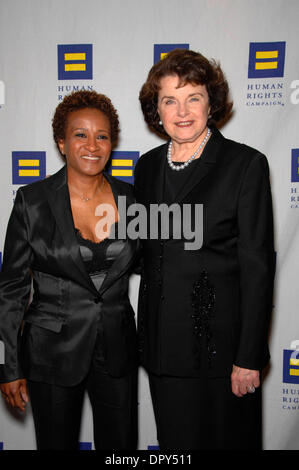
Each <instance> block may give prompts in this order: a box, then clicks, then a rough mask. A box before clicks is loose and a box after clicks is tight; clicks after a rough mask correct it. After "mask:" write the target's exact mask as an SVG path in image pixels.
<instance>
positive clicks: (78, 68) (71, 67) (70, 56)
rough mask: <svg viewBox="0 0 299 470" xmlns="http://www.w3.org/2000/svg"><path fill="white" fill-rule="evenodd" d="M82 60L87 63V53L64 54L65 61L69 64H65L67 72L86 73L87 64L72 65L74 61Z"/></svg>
mask: <svg viewBox="0 0 299 470" xmlns="http://www.w3.org/2000/svg"><path fill="white" fill-rule="evenodd" d="M76 60H81V61H84V62H86V53H85V52H72V53H65V54H64V61H65V62H68V63H65V64H64V71H65V72H74V71H75V72H78V71H80V72H85V70H86V63H81V64H79V63H74V62H73V63H72V61H76Z"/></svg>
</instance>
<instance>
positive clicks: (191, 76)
mask: <svg viewBox="0 0 299 470" xmlns="http://www.w3.org/2000/svg"><path fill="white" fill-rule="evenodd" d="M169 75H177V76H178V77H179V86H180V87H181V86H184V85H186V84H188V83H190V84H193V85H205V86H206V89H207V92H208V95H209V102H210V107H211V110H210V117H209V118H208V122H207V124H208V126H211V125H216V124H217V123H220V121H224V120H225V119H226V118H227V117H228V116H229V115H230V112H231V109H232V106H233V104H232V102H229V99H228V94H229V88H228V83H227V81H226V79H225V77H224V74H223V72H222V70H221V68H220V65H219V64H217V63H216V62H215V61H214V60H210V61H209V60H208V59H207V58H206V57H204V56H203V55H202V54H200V53H199V52H194V51H190V50H185V49H174V50H173V51H171V52H169V53H168V54H167V56H166V57H165V59H162V60H160V61H159V62H157V63H156V64H155V65H154V66H153V67H152V68H151V70H150V71H149V74H148V77H147V80H146V82H145V83H144V85H143V86H142V88H141V90H140V94H139V100H140V103H141V109H142V112H143V115H144V119H145V121H146V123H147V124H148V125H149V127H150V128H151V130H153V131H154V132H156V133H157V134H159V135H160V136H162V137H166V136H167V134H166V132H165V130H164V128H163V126H162V125H161V124H159V121H160V117H159V115H158V111H157V105H158V93H159V89H160V81H161V79H162V78H164V77H166V76H169Z"/></svg>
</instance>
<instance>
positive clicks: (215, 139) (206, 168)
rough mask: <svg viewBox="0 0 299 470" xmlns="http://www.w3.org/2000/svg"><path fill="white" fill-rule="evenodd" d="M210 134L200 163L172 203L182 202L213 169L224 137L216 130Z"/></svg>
mask: <svg viewBox="0 0 299 470" xmlns="http://www.w3.org/2000/svg"><path fill="white" fill-rule="evenodd" d="M212 132H213V133H212V135H211V137H210V139H209V141H208V142H207V144H206V146H205V148H204V150H203V152H202V154H201V156H200V161H199V162H198V165H196V166H195V171H194V172H193V173H192V175H191V177H190V178H189V179H188V181H187V183H186V184H185V185H184V186H183V188H182V189H181V190H180V192H179V194H177V196H176V198H175V201H173V202H182V201H183V200H184V198H185V197H186V196H187V195H188V194H189V193H190V191H192V189H193V188H194V186H196V185H198V184H199V183H200V182H201V181H202V180H203V178H205V177H206V176H207V175H208V174H209V173H210V171H211V170H212V169H213V168H214V167H215V163H216V161H217V158H218V156H219V155H220V151H221V147H222V144H223V142H224V137H223V136H222V135H221V134H220V132H219V131H218V130H217V129H216V128H215V129H213V130H212Z"/></svg>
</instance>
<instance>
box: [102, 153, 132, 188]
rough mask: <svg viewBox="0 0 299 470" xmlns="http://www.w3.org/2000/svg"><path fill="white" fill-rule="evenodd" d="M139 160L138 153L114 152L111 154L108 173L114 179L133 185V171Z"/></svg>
mask: <svg viewBox="0 0 299 470" xmlns="http://www.w3.org/2000/svg"><path fill="white" fill-rule="evenodd" d="M138 158H139V152H121V151H114V152H112V154H111V161H110V167H109V171H108V173H109V174H110V175H112V176H115V177H116V178H118V179H120V180H122V181H126V182H127V183H131V184H133V183H134V169H135V165H136V163H137V160H138Z"/></svg>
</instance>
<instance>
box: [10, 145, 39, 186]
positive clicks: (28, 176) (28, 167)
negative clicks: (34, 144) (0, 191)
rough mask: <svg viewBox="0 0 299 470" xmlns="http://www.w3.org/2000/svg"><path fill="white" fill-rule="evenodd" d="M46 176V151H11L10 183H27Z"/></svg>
mask: <svg viewBox="0 0 299 470" xmlns="http://www.w3.org/2000/svg"><path fill="white" fill-rule="evenodd" d="M45 177H46V152H12V184H28V183H33V182H34V181H38V180H41V179H43V178H45Z"/></svg>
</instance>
